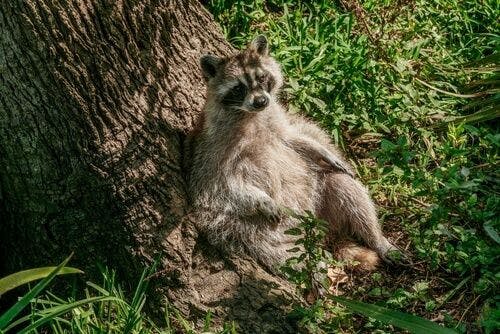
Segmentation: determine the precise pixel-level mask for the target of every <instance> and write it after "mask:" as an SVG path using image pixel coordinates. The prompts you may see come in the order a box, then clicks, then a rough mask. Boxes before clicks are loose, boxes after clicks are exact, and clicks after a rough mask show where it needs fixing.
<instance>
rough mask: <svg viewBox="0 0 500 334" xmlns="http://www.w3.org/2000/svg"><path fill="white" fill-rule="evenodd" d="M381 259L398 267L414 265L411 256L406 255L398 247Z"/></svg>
mask: <svg viewBox="0 0 500 334" xmlns="http://www.w3.org/2000/svg"><path fill="white" fill-rule="evenodd" d="M381 258H382V260H383V261H384V262H385V263H387V264H389V265H398V266H411V265H412V261H411V258H410V256H409V254H406V253H405V252H403V251H402V250H400V249H399V248H396V247H394V248H392V249H390V250H388V251H387V252H385V254H383V255H382V256H381Z"/></svg>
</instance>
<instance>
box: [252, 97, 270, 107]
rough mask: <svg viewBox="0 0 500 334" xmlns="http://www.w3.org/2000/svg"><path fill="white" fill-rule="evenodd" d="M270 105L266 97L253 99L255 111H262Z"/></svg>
mask: <svg viewBox="0 0 500 334" xmlns="http://www.w3.org/2000/svg"><path fill="white" fill-rule="evenodd" d="M268 103H269V99H268V98H267V96H265V95H260V96H256V97H255V98H254V99H253V107H254V108H255V109H262V108H264V107H265V106H267V104H268Z"/></svg>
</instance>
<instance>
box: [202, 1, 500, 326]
mask: <svg viewBox="0 0 500 334" xmlns="http://www.w3.org/2000/svg"><path fill="white" fill-rule="evenodd" d="M356 8H357V10H356ZM209 9H210V11H211V12H212V13H213V15H214V17H215V19H216V20H217V21H218V22H219V23H220V25H221V27H222V29H223V31H224V33H225V35H226V37H227V38H228V40H229V41H230V42H231V43H232V44H233V45H234V46H235V47H237V48H240V47H243V46H245V45H246V43H248V41H249V40H251V39H252V38H253V37H254V36H255V35H257V34H260V33H264V34H265V35H266V36H267V37H268V39H269V41H270V43H271V49H272V54H273V55H274V56H275V57H276V58H277V59H278V61H279V62H280V63H281V64H282V67H283V71H284V73H285V75H286V77H287V84H286V86H285V88H284V93H285V94H284V99H285V100H286V101H287V102H288V103H289V106H290V109H291V110H292V111H293V112H301V113H305V114H306V115H308V116H310V117H311V118H313V119H314V120H316V121H317V122H319V123H320V124H322V126H323V127H324V128H325V129H326V130H327V131H328V132H329V133H330V135H331V137H332V139H333V140H334V141H335V142H336V143H337V144H338V145H339V146H341V147H342V148H344V150H345V151H346V152H347V153H348V155H349V156H350V158H351V159H352V162H353V163H354V164H355V165H356V167H357V171H358V174H359V175H360V177H361V178H362V179H363V180H364V182H365V183H366V184H367V185H368V186H369V188H370V190H371V192H372V194H373V196H374V198H375V199H376V201H377V202H378V204H379V208H380V216H381V217H382V219H381V220H382V222H383V224H384V229H385V230H386V231H388V233H389V235H390V236H392V237H393V238H396V239H398V242H399V245H400V246H401V247H404V248H406V247H408V249H409V251H410V252H411V253H412V254H413V257H414V261H415V262H416V265H415V269H414V270H405V271H403V272H397V275H395V274H394V273H391V270H390V268H389V269H382V271H381V273H377V274H378V276H377V275H375V276H374V277H375V278H370V279H364V280H360V281H358V282H356V283H355V284H352V285H351V286H350V287H349V288H348V294H350V295H351V296H352V297H354V298H357V299H362V300H365V301H370V302H376V303H379V304H381V305H382V306H387V307H391V308H396V309H401V310H408V309H409V310H412V311H413V313H415V314H419V315H422V316H425V317H426V318H435V319H438V320H439V321H440V322H442V323H445V324H446V325H448V326H451V327H455V328H456V329H458V330H459V331H462V332H466V331H469V330H471V328H478V327H481V328H483V330H484V331H486V332H488V331H493V329H494V328H499V326H500V323H499V322H498V317H499V314H498V311H495V310H498V309H499V306H500V297H499V290H500V289H499V287H500V286H499V281H500V280H499V279H500V245H499V241H500V240H499V236H498V231H499V229H500V219H499V216H500V215H499V213H500V210H499V206H500V200H499V193H500V181H499V180H500V178H499V158H498V153H499V147H500V134H499V132H498V116H499V114H500V106H499V103H498V102H499V99H500V85H499V81H500V80H499V78H500V74H499V73H500V71H499V63H500V62H499V54H498V51H499V46H500V43H499V41H500V36H499V32H500V4H499V2H498V1H494V0H489V1H450V0H436V1H422V0H418V1H415V2H413V1H374V0H369V1H364V2H363V4H362V6H361V5H358V1H347V0H342V1H287V0H273V1H262V0H257V1H224V0H212V1H211V2H210V4H209ZM394 282H397V283H396V284H395V283H394ZM352 326H354V327H356V326H357V325H353V324H352V323H349V321H345V322H344V323H342V322H341V323H340V324H337V328H343V329H345V330H347V331H349V330H351V329H352ZM356 328H357V330H374V329H375V328H379V330H389V331H391V329H390V327H384V326H380V324H379V323H377V322H374V321H372V320H370V321H365V322H364V323H363V324H362V325H361V326H357V327H356Z"/></svg>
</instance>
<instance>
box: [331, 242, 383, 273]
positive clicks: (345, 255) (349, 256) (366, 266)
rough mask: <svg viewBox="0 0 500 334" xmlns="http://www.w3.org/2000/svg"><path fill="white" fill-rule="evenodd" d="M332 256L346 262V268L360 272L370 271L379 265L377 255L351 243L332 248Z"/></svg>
mask: <svg viewBox="0 0 500 334" xmlns="http://www.w3.org/2000/svg"><path fill="white" fill-rule="evenodd" d="M334 256H335V257H336V258H337V259H339V260H341V261H346V262H347V265H348V267H351V268H352V269H355V270H360V271H372V270H375V268H376V267H377V266H378V265H379V263H380V258H379V256H378V255H377V253H376V252H375V251H373V250H371V249H368V248H366V247H362V246H360V245H357V244H355V243H354V242H351V241H346V242H343V243H341V244H339V245H337V246H336V247H335V248H334Z"/></svg>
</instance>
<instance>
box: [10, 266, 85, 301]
mask: <svg viewBox="0 0 500 334" xmlns="http://www.w3.org/2000/svg"><path fill="white" fill-rule="evenodd" d="M55 269H56V267H42V268H35V269H29V270H23V271H19V272H17V273H14V274H12V275H9V276H6V277H4V278H2V279H0V297H1V296H2V295H3V294H4V293H6V292H7V291H10V290H13V289H15V288H17V287H19V286H21V285H24V284H26V283H29V282H33V281H36V280H39V279H42V278H44V277H47V276H49V275H50V273H51V272H53V271H54V270H55ZM66 274H83V271H81V270H80V269H76V268H72V267H64V268H61V270H60V271H59V272H58V273H57V275H66Z"/></svg>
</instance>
